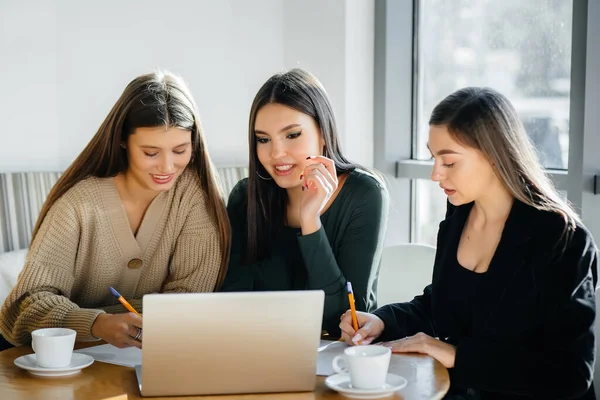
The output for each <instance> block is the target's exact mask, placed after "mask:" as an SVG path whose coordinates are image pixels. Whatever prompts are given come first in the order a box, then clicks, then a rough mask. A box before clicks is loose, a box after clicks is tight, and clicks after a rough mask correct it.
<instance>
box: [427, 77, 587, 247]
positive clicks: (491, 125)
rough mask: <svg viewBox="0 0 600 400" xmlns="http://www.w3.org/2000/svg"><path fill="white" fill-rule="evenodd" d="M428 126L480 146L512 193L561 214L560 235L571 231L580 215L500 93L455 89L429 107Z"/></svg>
mask: <svg viewBox="0 0 600 400" xmlns="http://www.w3.org/2000/svg"><path fill="white" fill-rule="evenodd" d="M429 125H435V126H445V127H446V128H447V129H448V132H449V133H450V135H452V137H453V138H454V139H455V140H456V141H458V142H459V143H462V144H464V145H466V146H469V147H471V148H474V149H477V150H479V151H480V152H481V153H482V154H483V155H484V156H485V157H486V158H487V159H488V161H489V162H490V163H492V165H494V166H495V169H496V171H497V174H498V177H499V178H500V180H501V181H502V183H503V185H504V187H505V188H506V189H507V190H508V192H509V193H510V194H511V195H512V196H513V197H514V198H516V199H518V200H519V201H521V202H523V203H525V204H527V205H529V206H531V207H533V208H536V209H538V210H543V211H550V212H554V213H557V214H560V215H562V216H563V217H564V219H565V231H564V234H563V237H566V238H567V239H568V238H569V237H570V236H571V235H570V232H572V231H573V230H575V227H576V224H577V222H580V219H579V216H578V215H577V213H576V212H575V211H574V210H573V208H571V206H570V205H569V204H568V202H567V201H566V200H563V198H562V197H561V196H560V194H559V193H558V191H557V190H556V189H555V187H554V185H553V184H552V181H551V180H550V178H549V177H548V175H546V173H545V172H544V168H543V167H542V165H541V163H540V162H539V160H538V157H537V153H536V151H535V148H534V146H533V143H532V142H531V140H530V138H529V136H528V135H527V133H526V132H525V128H524V127H523V124H522V123H521V121H520V119H519V116H518V114H517V112H516V110H515V108H514V107H513V105H512V104H511V103H510V101H509V100H508V99H507V98H506V97H505V96H504V95H502V94H500V93H498V92H497V91H495V90H494V89H490V88H486V87H467V88H464V89H460V90H457V91H456V92H454V93H452V94H450V95H449V96H448V97H446V98H445V99H444V100H442V101H441V102H440V103H439V104H438V105H437V106H436V107H435V108H434V110H433V112H432V114H431V118H430V119H429ZM564 243H565V242H563V244H564Z"/></svg>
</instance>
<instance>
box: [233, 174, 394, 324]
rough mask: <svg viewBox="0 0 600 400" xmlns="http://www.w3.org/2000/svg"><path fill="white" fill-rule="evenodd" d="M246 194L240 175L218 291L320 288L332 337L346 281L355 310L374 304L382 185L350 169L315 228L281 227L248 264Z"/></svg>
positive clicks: (384, 207)
mask: <svg viewBox="0 0 600 400" xmlns="http://www.w3.org/2000/svg"><path fill="white" fill-rule="evenodd" d="M247 197H248V180H247V179H243V180H241V181H240V182H238V183H237V185H236V186H235V187H234V188H233V190H232V192H231V195H230V196H229V201H228V203H227V211H228V213H229V218H230V220H231V227H232V231H233V234H232V248H231V260H230V263H229V270H228V272H227V277H226V279H225V283H224V284H223V288H222V290H223V291H230V292H233V291H253V290H255V291H275V290H304V289H310V290H314V289H321V290H323V291H324V292H325V309H324V311H323V329H324V330H326V331H327V332H328V333H329V334H330V335H335V336H337V335H339V332H340V331H339V326H338V325H339V321H340V315H341V314H342V313H343V312H345V311H346V310H347V309H348V308H349V304H348V293H347V291H346V282H347V281H350V282H351V283H352V288H353V290H354V298H355V304H356V309H357V310H360V311H372V310H374V309H375V308H377V303H376V298H377V297H376V293H375V289H376V283H377V275H378V272H379V261H380V259H381V250H382V248H383V240H384V236H385V229H386V224H387V213H388V194H387V191H386V189H385V186H383V185H382V184H381V183H380V182H378V181H377V180H375V179H374V178H373V177H371V176H370V175H367V174H365V173H364V172H361V171H358V170H355V171H353V172H351V173H350V174H349V176H348V178H347V179H346V182H345V183H344V185H343V186H342V188H341V190H340V192H339V193H338V196H337V197H336V199H335V200H334V202H333V203H332V204H331V206H330V207H329V209H327V211H325V212H324V213H323V215H321V224H322V226H321V229H319V230H318V231H317V232H315V233H312V234H310V235H306V236H302V234H301V231H300V229H299V228H291V227H284V228H283V230H282V234H281V235H279V236H278V237H277V238H276V239H275V240H274V242H273V251H272V254H271V255H270V257H268V258H266V259H263V260H261V261H259V262H257V263H255V264H251V265H247V264H244V263H243V262H242V260H243V255H244V254H245V252H246V251H245V250H246V246H247V244H246V237H247V219H246V215H247V209H246V207H247ZM267 240H269V239H267Z"/></svg>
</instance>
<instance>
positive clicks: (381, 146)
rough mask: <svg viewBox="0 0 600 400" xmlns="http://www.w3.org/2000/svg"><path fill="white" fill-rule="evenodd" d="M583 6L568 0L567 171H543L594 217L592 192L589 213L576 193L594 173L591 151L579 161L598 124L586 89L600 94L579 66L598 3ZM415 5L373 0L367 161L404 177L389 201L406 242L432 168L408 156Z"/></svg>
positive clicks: (597, 205) (598, 165)
mask: <svg viewBox="0 0 600 400" xmlns="http://www.w3.org/2000/svg"><path fill="white" fill-rule="evenodd" d="M591 3H592V4H588V0H576V1H574V2H573V28H572V50H571V52H572V53H571V91H570V117H569V153H568V154H569V160H568V169H567V170H558V169H546V171H547V173H548V174H549V176H550V177H551V179H552V181H553V182H554V184H555V186H556V187H557V189H558V190H561V191H565V192H566V193H567V198H568V200H569V201H570V202H571V203H572V205H573V207H574V208H575V209H576V210H577V211H578V212H579V213H580V214H584V211H586V215H590V216H591V215H592V214H595V215H594V216H595V217H597V218H600V198H598V197H596V198H595V201H594V210H593V211H592V210H591V203H590V206H587V209H586V210H583V197H584V193H588V194H589V193H590V191H591V192H592V193H593V180H594V173H591V174H590V171H593V170H594V169H596V171H598V170H600V160H598V159H591V155H590V156H587V158H586V157H585V155H586V154H585V153H586V152H585V148H584V139H587V142H589V141H590V140H594V138H592V135H593V132H591V129H592V126H598V125H600V116H598V114H600V113H592V112H591V108H592V106H593V105H592V104H591V103H590V100H589V99H588V102H587V103H586V88H587V90H588V91H593V90H594V89H595V90H596V92H595V93H597V92H598V91H600V83H599V82H598V80H597V79H596V80H594V79H590V78H594V77H593V76H592V73H591V71H592V69H591V68H590V65H586V64H589V60H588V58H589V57H590V56H591V58H592V60H594V61H593V62H594V63H596V62H595V60H597V59H598V58H600V50H599V49H598V47H599V46H597V45H590V43H588V40H587V38H588V37H593V36H591V35H592V31H593V29H590V30H589V31H588V23H587V22H588V20H589V21H594V19H593V18H594V17H595V18H598V17H599V16H598V14H600V6H599V5H598V4H593V3H594V2H591ZM418 10H419V0H412V1H409V0H405V1H397V0H376V2H375V54H374V56H375V59H374V67H375V68H374V71H375V76H374V117H375V118H374V161H375V168H377V169H378V170H380V171H382V172H383V173H385V174H386V175H387V176H388V177H390V179H392V180H393V181H395V182H398V181H405V183H404V185H407V187H406V188H405V189H406V190H402V191H401V195H400V196H399V197H397V198H394V199H393V200H394V203H395V205H396V207H397V208H399V210H400V212H401V213H406V214H407V216H408V221H409V223H408V224H407V225H408V232H406V238H407V239H408V240H406V241H413V239H414V236H415V231H416V230H415V226H416V225H415V224H416V212H415V201H416V193H415V188H416V184H414V183H415V179H430V175H431V169H432V166H433V162H432V161H421V160H416V159H415V158H416V157H415V156H416V151H415V150H416V149H415V146H416V140H413V138H414V131H415V126H416V121H415V118H416V113H415V112H414V107H415V104H416V101H415V100H416V96H417V95H418V93H417V92H418V88H417V85H418V80H417V71H418V62H419V60H418V54H417V52H416V49H417V46H418V41H419V38H418ZM597 20H598V19H596V21H597ZM593 28H594V27H593ZM590 42H591V43H592V44H593V41H590ZM594 46H595V47H594ZM586 78H587V79H586ZM586 81H587V86H586ZM590 84H592V85H593V87H590ZM588 97H591V96H588ZM586 107H587V110H586ZM586 111H587V114H586ZM592 119H593V121H592ZM590 121H591V122H590ZM595 124H597V125H595ZM584 127H586V128H587V131H586V130H585V129H584ZM584 166H585V167H586V169H587V173H584ZM588 203H589V202H588ZM584 216H585V215H584ZM598 234H599V235H600V232H598Z"/></svg>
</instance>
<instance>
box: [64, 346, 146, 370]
mask: <svg viewBox="0 0 600 400" xmlns="http://www.w3.org/2000/svg"><path fill="white" fill-rule="evenodd" d="M75 353H82V354H87V355H88V356H91V357H94V360H96V361H101V362H105V363H109V364H116V365H124V366H126V367H135V366H136V365H141V364H142V350H140V349H138V348H137V347H128V348H125V349H119V348H118V347H115V346H113V345H111V344H103V345H100V346H94V347H87V348H85V349H79V350H75Z"/></svg>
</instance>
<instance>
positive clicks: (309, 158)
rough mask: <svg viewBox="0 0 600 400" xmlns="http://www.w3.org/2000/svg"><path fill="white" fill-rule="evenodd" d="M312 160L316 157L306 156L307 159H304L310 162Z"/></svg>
mask: <svg viewBox="0 0 600 400" xmlns="http://www.w3.org/2000/svg"><path fill="white" fill-rule="evenodd" d="M313 158H316V157H315V156H308V157H306V159H307V160H311V159H313Z"/></svg>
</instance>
